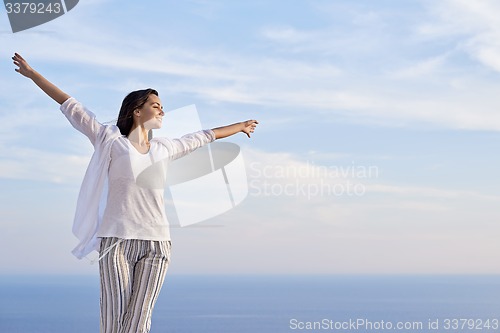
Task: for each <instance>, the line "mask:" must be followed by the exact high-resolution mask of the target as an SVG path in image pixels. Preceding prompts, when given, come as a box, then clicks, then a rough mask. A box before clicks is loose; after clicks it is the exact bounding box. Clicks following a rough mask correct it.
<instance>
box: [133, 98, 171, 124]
mask: <svg viewBox="0 0 500 333" xmlns="http://www.w3.org/2000/svg"><path fill="white" fill-rule="evenodd" d="M138 114H139V116H138V117H135V120H136V121H138V125H142V126H144V128H145V129H147V130H150V129H157V128H160V127H161V123H162V120H163V115H164V114H165V113H164V112H163V106H162V105H161V100H160V98H159V97H158V96H156V95H154V94H151V95H149V97H148V99H147V101H146V103H145V104H144V105H143V106H142V108H140V109H139V110H138Z"/></svg>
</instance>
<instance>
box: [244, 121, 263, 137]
mask: <svg viewBox="0 0 500 333" xmlns="http://www.w3.org/2000/svg"><path fill="white" fill-rule="evenodd" d="M258 123H259V122H258V121H257V120H247V121H244V122H243V126H244V127H243V129H242V130H241V131H242V132H243V133H245V134H246V135H247V136H248V137H250V133H253V132H254V131H255V127H256V126H257V124H258Z"/></svg>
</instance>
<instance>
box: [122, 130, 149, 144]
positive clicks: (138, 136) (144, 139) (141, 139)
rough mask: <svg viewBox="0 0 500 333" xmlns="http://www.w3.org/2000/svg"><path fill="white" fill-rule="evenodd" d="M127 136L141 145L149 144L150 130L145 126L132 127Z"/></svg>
mask: <svg viewBox="0 0 500 333" xmlns="http://www.w3.org/2000/svg"><path fill="white" fill-rule="evenodd" d="M127 138H128V139H129V140H130V142H133V143H135V144H137V145H139V146H149V138H148V131H147V130H146V129H145V128H144V127H143V126H137V127H135V128H132V130H131V131H130V133H129V135H128V136H127Z"/></svg>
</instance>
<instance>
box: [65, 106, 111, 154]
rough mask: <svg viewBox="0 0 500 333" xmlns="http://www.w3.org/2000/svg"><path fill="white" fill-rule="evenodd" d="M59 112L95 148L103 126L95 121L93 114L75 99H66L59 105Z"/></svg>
mask: <svg viewBox="0 0 500 333" xmlns="http://www.w3.org/2000/svg"><path fill="white" fill-rule="evenodd" d="M60 109H61V112H62V113H63V114H64V115H65V116H66V118H68V120H69V122H70V123H71V125H72V126H73V127H74V128H76V129H77V130H78V131H80V132H81V133H83V134H85V136H87V137H88V138H89V140H90V142H92V145H94V146H95V143H96V140H97V136H98V134H99V132H100V131H101V130H102V128H103V125H102V124H101V123H99V122H98V121H97V120H96V117H95V114H93V113H92V112H90V111H89V110H88V109H87V108H85V107H84V106H83V105H82V104H81V103H80V102H78V101H77V100H76V99H75V98H73V97H70V98H68V99H67V100H66V101H65V102H64V103H63V104H61V107H60Z"/></svg>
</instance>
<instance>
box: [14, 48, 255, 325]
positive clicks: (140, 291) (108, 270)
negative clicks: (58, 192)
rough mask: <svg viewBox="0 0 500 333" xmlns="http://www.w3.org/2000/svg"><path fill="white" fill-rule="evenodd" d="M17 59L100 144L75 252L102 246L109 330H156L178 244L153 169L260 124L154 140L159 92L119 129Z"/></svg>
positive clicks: (133, 101)
mask: <svg viewBox="0 0 500 333" xmlns="http://www.w3.org/2000/svg"><path fill="white" fill-rule="evenodd" d="M12 59H13V60H14V64H15V65H16V66H17V68H16V69H15V70H16V71H17V72H18V73H20V74H22V75H23V76H25V77H27V78H29V79H31V80H32V81H33V82H34V83H35V84H36V85H37V86H38V87H40V88H41V89H42V90H43V91H44V92H45V93H46V94H47V95H48V96H49V97H51V98H52V99H53V100H55V101H56V102H57V103H59V104H60V105H61V106H60V109H61V111H62V112H63V114H64V115H65V116H66V117H67V118H68V120H69V121H70V123H71V124H72V125H73V127H75V128H76V129H77V130H79V131H80V132H82V133H83V134H85V135H86V136H87V137H88V138H89V140H90V141H91V143H92V144H93V146H94V154H93V156H92V159H91V161H90V163H89V166H88V169H87V172H86V174H85V177H84V180H83V183H82V186H81V189H80V193H79V196H78V202H77V208H76V213H75V220H74V224H73V232H74V233H75V235H76V236H77V238H78V239H79V240H80V243H79V244H78V246H77V247H76V248H75V249H74V250H73V254H74V255H75V256H77V257H78V258H82V257H85V256H86V255H87V254H89V253H90V252H91V251H93V250H98V251H99V254H100V256H99V272H100V278H101V295H100V303H101V317H100V318H101V332H105V333H111V332H113V333H118V332H119V333H122V332H130V333H132V332H133V333H136V332H149V330H150V326H151V314H152V311H153V307H154V304H155V302H156V299H157V297H158V294H159V291H160V289H161V286H162V284H163V281H164V278H165V274H166V271H167V267H168V264H169V261H170V246H171V242H170V234H169V229H168V224H167V221H166V217H165V211H164V204H163V193H164V191H163V187H162V186H157V185H158V184H157V183H158V182H157V181H156V180H158V179H160V180H162V179H163V180H164V169H163V168H154V167H153V166H154V165H158V164H162V162H163V161H168V160H172V159H175V158H179V157H181V156H183V155H185V154H188V153H189V152H191V151H193V150H195V149H196V148H199V147H201V146H203V145H205V144H208V143H210V142H212V141H214V140H216V139H220V138H224V137H227V136H230V135H233V134H236V133H238V132H243V133H245V134H246V135H247V136H248V137H250V133H253V132H254V130H255V127H256V125H257V123H258V122H257V121H256V120H247V121H245V122H240V123H236V124H232V125H229V126H224V127H219V128H214V129H212V130H204V131H199V132H196V133H192V134H187V135H185V136H183V137H182V138H180V139H173V140H171V139H168V138H154V139H151V140H150V139H149V136H148V133H149V131H150V130H152V129H158V128H160V127H161V125H162V118H163V115H164V113H163V107H162V104H161V100H160V98H159V97H158V92H156V90H153V89H144V90H138V91H134V92H131V93H130V94H128V95H127V96H126V97H125V99H124V100H123V103H122V106H121V109H120V113H119V115H118V121H117V124H116V126H115V125H103V124H101V123H99V122H98V121H97V120H96V118H95V115H94V114H93V113H92V112H90V111H88V110H87V109H86V108H84V107H83V106H82V104H80V103H79V102H78V101H77V100H76V99H74V98H73V97H71V96H69V95H68V94H66V93H65V92H63V91H62V90H60V89H59V88H58V87H56V86H55V85H54V84H52V83H51V82H49V81H48V80H47V79H45V78H44V77H43V76H42V75H40V74H39V73H38V72H37V71H35V70H34V69H33V68H31V67H30V66H29V65H28V63H27V61H26V60H25V59H24V58H23V57H21V55H19V54H17V53H15V54H14V56H13V57H12ZM147 170H149V171H148V172H147V174H148V176H149V177H150V178H153V182H148V181H146V182H142V183H138V181H137V179H138V177H137V176H138V175H139V174H141V173H143V174H144V173H145V172H144V171H147ZM151 170H152V171H151ZM106 183H107V184H108V185H107V186H106ZM151 183H155V184H156V185H155V186H151ZM145 184H146V185H145ZM148 184H149V185H148ZM161 184H162V185H164V181H163V182H161ZM106 189H107V191H108V192H107V197H106V205H105V209H104V212H103V214H100V209H101V208H102V207H100V206H99V202H100V197H101V195H102V193H103V191H105V190H106ZM104 193H105V192H104ZM101 215H102V217H101Z"/></svg>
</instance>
